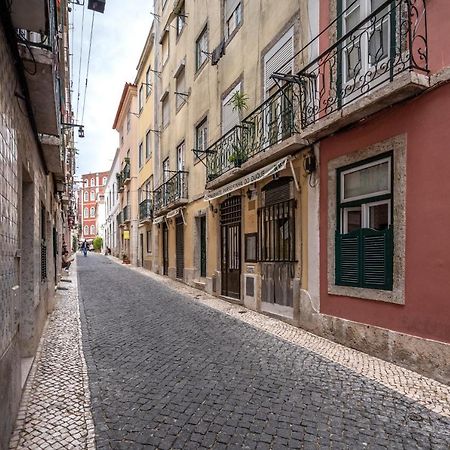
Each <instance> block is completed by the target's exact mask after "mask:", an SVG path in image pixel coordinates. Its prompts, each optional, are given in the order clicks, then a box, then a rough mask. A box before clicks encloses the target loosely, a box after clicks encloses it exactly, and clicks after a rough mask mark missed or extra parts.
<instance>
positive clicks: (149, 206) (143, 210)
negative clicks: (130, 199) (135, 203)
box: [139, 199, 153, 222]
mask: <svg viewBox="0 0 450 450" xmlns="http://www.w3.org/2000/svg"><path fill="white" fill-rule="evenodd" d="M152 220H153V203H152V201H151V200H150V199H145V200H143V201H142V202H141V203H139V221H140V222H151V221H152Z"/></svg>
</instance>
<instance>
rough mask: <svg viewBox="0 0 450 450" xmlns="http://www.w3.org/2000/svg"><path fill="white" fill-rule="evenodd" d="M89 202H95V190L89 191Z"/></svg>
mask: <svg viewBox="0 0 450 450" xmlns="http://www.w3.org/2000/svg"><path fill="white" fill-rule="evenodd" d="M91 202H95V191H91Z"/></svg>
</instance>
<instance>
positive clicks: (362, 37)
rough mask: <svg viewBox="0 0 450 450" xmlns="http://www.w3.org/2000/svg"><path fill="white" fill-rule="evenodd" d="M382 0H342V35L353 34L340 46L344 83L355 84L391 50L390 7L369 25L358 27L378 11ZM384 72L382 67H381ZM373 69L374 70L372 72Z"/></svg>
mask: <svg viewBox="0 0 450 450" xmlns="http://www.w3.org/2000/svg"><path fill="white" fill-rule="evenodd" d="M384 2H385V1H384V0H358V1H356V2H355V1H354V0H342V8H343V15H342V27H341V29H342V36H343V35H345V34H347V33H349V32H351V31H352V30H354V31H355V33H353V34H352V35H351V36H350V37H349V38H348V39H347V40H346V42H345V43H344V45H343V55H342V65H343V68H342V69H343V70H342V72H343V76H344V83H349V82H355V81H356V80H358V82H360V80H359V77H361V76H362V74H364V73H366V72H367V71H369V70H370V69H371V68H373V67H374V66H377V65H379V64H380V63H381V61H384V60H385V59H386V58H387V57H388V55H389V47H390V39H391V36H390V22H391V18H390V15H391V13H390V11H389V6H387V7H386V9H384V10H383V11H381V12H380V13H379V14H377V15H376V16H375V17H374V18H373V20H372V21H371V23H370V25H369V24H366V25H364V27H358V24H359V23H360V22H362V21H363V20H364V19H365V18H366V17H368V16H369V15H370V14H371V13H372V12H373V11H375V10H376V9H377V8H379V7H380V6H381V5H382V4H383V3H384ZM380 69H382V70H386V69H385V68H381V67H380ZM372 70H373V69H372Z"/></svg>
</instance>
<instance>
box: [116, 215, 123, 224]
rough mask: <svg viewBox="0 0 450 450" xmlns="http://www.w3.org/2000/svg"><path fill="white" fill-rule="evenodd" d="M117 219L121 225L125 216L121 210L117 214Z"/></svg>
mask: <svg viewBox="0 0 450 450" xmlns="http://www.w3.org/2000/svg"><path fill="white" fill-rule="evenodd" d="M116 220H117V225H118V226H119V227H120V226H122V225H123V216H122V213H121V212H120V213H118V214H117V216H116Z"/></svg>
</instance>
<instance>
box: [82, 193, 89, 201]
mask: <svg viewBox="0 0 450 450" xmlns="http://www.w3.org/2000/svg"><path fill="white" fill-rule="evenodd" d="M83 199H84V201H85V202H88V201H89V192H88V191H84V194H83Z"/></svg>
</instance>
